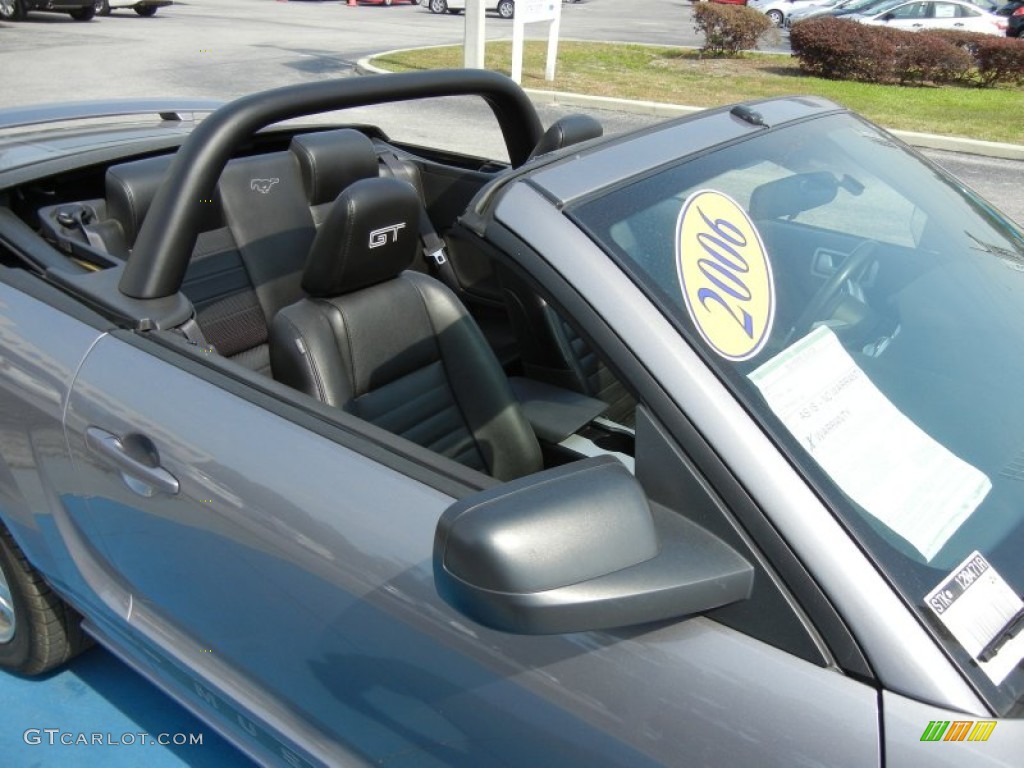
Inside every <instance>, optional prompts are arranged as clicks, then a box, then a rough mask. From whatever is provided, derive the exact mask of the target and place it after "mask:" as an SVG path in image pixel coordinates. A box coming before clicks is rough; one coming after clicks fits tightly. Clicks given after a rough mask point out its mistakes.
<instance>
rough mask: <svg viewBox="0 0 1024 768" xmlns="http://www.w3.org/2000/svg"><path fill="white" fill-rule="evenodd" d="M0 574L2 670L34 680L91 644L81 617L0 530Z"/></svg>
mask: <svg viewBox="0 0 1024 768" xmlns="http://www.w3.org/2000/svg"><path fill="white" fill-rule="evenodd" d="M0 571H2V577H0V602H2V603H3V605H2V606H0V638H4V641H3V642H0V667H2V668H4V669H9V670H11V671H13V672H18V673H21V674H23V675H37V674H40V673H42V672H46V671H47V670H50V669H53V668H54V667H56V666H59V665H61V664H63V663H65V662H66V661H68V660H69V659H71V658H73V657H74V656H76V655H77V654H78V653H79V652H80V651H82V650H84V649H86V648H88V647H89V646H90V645H92V641H91V640H90V639H89V637H88V636H87V635H86V634H85V633H84V632H82V618H81V616H79V615H78V614H77V613H76V612H75V611H74V609H72V608H71V607H70V606H69V605H68V604H67V603H65V602H64V601H63V600H61V599H60V598H59V597H57V595H56V594H55V593H54V591H53V590H52V589H50V587H49V585H47V583H46V582H45V581H44V580H43V577H42V576H40V575H39V572H38V571H37V570H36V569H35V568H33V567H32V566H31V565H30V564H29V562H28V560H26V559H25V555H24V553H23V552H22V551H21V549H19V547H18V545H17V544H16V543H15V542H14V539H13V538H11V534H10V533H8V532H7V531H6V530H5V529H4V528H2V527H0ZM11 616H13V619H11ZM12 632H13V634H12Z"/></svg>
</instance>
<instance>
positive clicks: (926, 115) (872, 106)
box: [373, 41, 1024, 144]
mask: <svg viewBox="0 0 1024 768" xmlns="http://www.w3.org/2000/svg"><path fill="white" fill-rule="evenodd" d="M511 48H512V45H511V43H509V42H491V43H488V45H487V59H486V65H487V68H488V69H493V70H496V71H498V72H504V73H506V74H508V73H509V71H510V69H511V61H512V51H511ZM544 56H545V47H544V43H543V42H536V41H531V42H528V43H527V45H526V50H525V54H524V57H523V86H524V87H526V88H540V89H545V90H552V91H567V92H572V93H585V94H591V95H596V96H614V97H618V98H625V99H641V100H645V101H661V102H668V103H672V104H685V105H689V106H695V107H714V106H720V105H723V104H731V103H733V102H737V101H744V100H747V99H756V98H761V97H765V96H782V95H791V94H813V95H816V96H824V97H825V98H828V99H832V100H833V101H836V102H838V103H839V104H842V105H843V106H846V107H849V108H850V109H853V110H855V111H856V112H859V113H860V114H862V115H864V116H866V117H867V118H869V119H871V120H873V121H875V122H876V123H878V124H880V125H884V126H886V127H887V128H895V129H902V130H907V131H920V132H922V133H937V134H943V135H947V136H964V137H967V138H972V139H985V140H988V141H1005V142H1010V143H1015V144H1024V88H1020V87H1017V88H1014V87H1007V86H1000V87H998V88H976V87H958V86H945V87H942V88H933V87H911V86H892V85H871V84H867V83H852V82H844V81H839V80H823V79H821V78H817V77H810V76H807V75H805V74H803V73H802V72H801V71H800V69H799V67H798V66H797V62H796V59H793V58H791V57H788V56H778V55H771V54H756V53H749V54H744V55H743V57H742V58H738V59H715V58H701V57H700V54H699V53H698V52H697V51H694V50H688V49H680V48H662V47H655V46H645V45H612V44H607V43H583V42H565V41H563V42H561V43H560V44H559V47H558V67H557V70H556V74H557V77H556V79H555V81H554V82H548V81H546V80H545V79H544ZM373 63H374V64H375V65H376V66H378V67H381V68H382V69H388V70H393V71H407V70H414V69H438V68H443V67H461V66H462V48H461V46H451V47H444V48H430V49H423V50H415V51H404V52H401V53H396V54H391V55H387V56H378V57H376V58H374V59H373Z"/></svg>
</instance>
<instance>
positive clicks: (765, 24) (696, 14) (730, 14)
mask: <svg viewBox="0 0 1024 768" xmlns="http://www.w3.org/2000/svg"><path fill="white" fill-rule="evenodd" d="M774 28H775V25H774V24H772V22H771V21H770V20H769V19H768V17H767V16H765V15H764V14H763V13H761V12H760V11H755V10H754V9H753V8H747V7H746V6H742V5H719V4H717V3H698V4H697V5H695V6H694V8H693V30H694V31H695V32H699V33H701V34H703V35H704V45H703V46H701V49H700V50H701V53H706V54H709V55H711V56H735V55H737V54H738V53H740V52H741V51H745V50H748V49H750V48H753V47H755V46H756V45H757V41H758V39H759V38H760V37H761V35H763V34H764V33H765V32H767V31H768V30H770V29H774Z"/></svg>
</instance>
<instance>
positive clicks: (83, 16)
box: [68, 5, 96, 21]
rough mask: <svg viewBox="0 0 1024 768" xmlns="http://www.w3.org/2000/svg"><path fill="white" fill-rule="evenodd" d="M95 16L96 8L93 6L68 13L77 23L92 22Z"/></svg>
mask: <svg viewBox="0 0 1024 768" xmlns="http://www.w3.org/2000/svg"><path fill="white" fill-rule="evenodd" d="M95 15H96V8H95V6H92V5H88V6H86V7H85V8H78V9H77V10H74V11H68V16H70V17H71V18H72V19H74V20H75V21H92V17H93V16H95Z"/></svg>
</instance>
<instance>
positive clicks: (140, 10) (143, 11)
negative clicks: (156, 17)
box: [135, 5, 157, 17]
mask: <svg viewBox="0 0 1024 768" xmlns="http://www.w3.org/2000/svg"><path fill="white" fill-rule="evenodd" d="M156 9H157V6H155V5H137V6H135V12H136V13H137V14H139V16H146V17H149V16H152V15H153V14H154V13H156Z"/></svg>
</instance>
